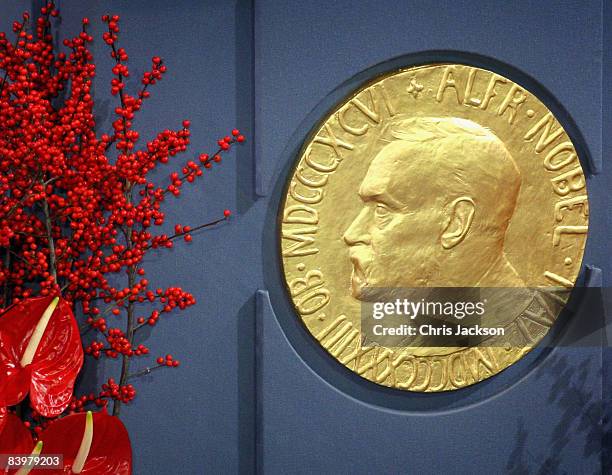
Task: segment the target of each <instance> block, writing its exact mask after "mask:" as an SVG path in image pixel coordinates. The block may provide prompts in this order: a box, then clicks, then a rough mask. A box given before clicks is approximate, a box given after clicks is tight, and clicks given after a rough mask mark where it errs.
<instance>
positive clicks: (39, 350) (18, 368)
mask: <svg viewBox="0 0 612 475" xmlns="http://www.w3.org/2000/svg"><path fill="white" fill-rule="evenodd" d="M82 365H83V347H82V344H81V336H80V334H79V328H78V325H77V322H76V320H75V318H74V315H73V313H72V308H71V305H70V304H69V303H68V302H66V301H65V300H64V299H62V298H61V297H54V296H49V297H36V298H27V299H23V300H21V301H19V302H18V303H16V304H13V305H12V306H10V307H9V308H8V309H6V310H5V311H4V312H2V313H1V314H0V405H2V406H13V405H15V404H18V403H19V402H21V401H22V400H23V399H24V398H25V397H26V396H27V395H28V393H29V394H30V403H31V405H32V407H33V408H34V409H36V411H38V412H39V413H40V414H42V415H43V416H45V417H54V416H57V415H59V414H61V413H62V412H63V411H64V409H66V407H67V406H68V404H69V403H70V398H71V397H72V390H73V388H74V381H75V379H76V377H77V375H78V373H79V371H80V370H81V366H82Z"/></svg>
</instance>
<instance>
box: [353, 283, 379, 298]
mask: <svg viewBox="0 0 612 475" xmlns="http://www.w3.org/2000/svg"><path fill="white" fill-rule="evenodd" d="M376 294H377V289H375V288H372V287H370V286H369V285H368V283H367V282H365V281H363V280H361V279H359V278H356V277H353V278H351V295H352V297H353V298H355V299H357V300H361V301H364V302H373V301H376V300H377V295H376Z"/></svg>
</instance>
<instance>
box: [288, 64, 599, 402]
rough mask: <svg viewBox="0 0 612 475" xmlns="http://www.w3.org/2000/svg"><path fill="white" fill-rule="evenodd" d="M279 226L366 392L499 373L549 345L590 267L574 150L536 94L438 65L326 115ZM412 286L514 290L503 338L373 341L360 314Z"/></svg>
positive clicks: (505, 304)
mask: <svg viewBox="0 0 612 475" xmlns="http://www.w3.org/2000/svg"><path fill="white" fill-rule="evenodd" d="M279 220H280V228H281V229H280V233H281V250H280V252H281V253H282V263H283V270H284V276H285V280H286V285H287V289H288V292H289V294H290V297H291V300H292V302H293V305H294V307H295V309H296V312H297V314H298V315H299V317H300V318H301V319H302V321H303V323H304V325H305V326H306V328H307V329H308V330H309V331H310V333H311V334H312V335H313V336H314V338H316V339H317V340H318V342H319V343H320V344H321V345H322V346H323V347H324V348H325V349H326V350H327V351H328V352H329V353H330V355H331V356H333V357H334V358H336V359H337V360H338V361H339V362H340V363H341V364H343V365H345V366H346V367H348V368H349V369H350V370H352V371H354V372H356V373H357V374H359V375H360V376H362V377H364V378H366V379H368V380H370V381H373V382H375V383H378V384H381V385H384V386H389V387H393V388H398V389H403V390H408V391H425V392H432V391H447V390H453V389H458V388H462V387H465V386H469V385H471V384H474V383H477V382H479V381H482V380H484V379H486V378H488V377H490V376H492V375H494V374H497V373H499V372H500V371H502V370H503V369H505V368H507V367H508V366H509V365H511V364H513V363H515V362H516V361H518V360H519V359H520V358H521V357H523V356H524V355H525V354H526V353H527V352H528V351H529V350H531V349H532V348H533V347H534V346H535V345H537V343H538V342H539V341H540V340H541V339H542V338H543V337H544V336H545V334H546V333H547V331H548V330H549V328H550V327H551V326H552V325H553V323H554V321H555V319H556V318H557V316H558V315H559V312H560V311H561V309H562V307H563V305H564V303H565V302H566V301H567V298H568V295H569V291H570V290H571V288H572V287H573V286H574V283H575V280H576V278H577V276H578V273H579V270H580V267H581V262H582V256H583V250H584V245H585V242H586V237H587V226H588V200H587V192H586V181H585V177H584V174H583V171H582V168H581V166H580V162H579V160H578V157H577V153H576V150H575V148H574V145H573V144H572V142H571V140H570V138H569V137H568V135H567V133H566V131H565V130H564V129H563V127H562V126H561V125H560V124H559V122H558V121H557V120H556V118H555V117H554V115H553V114H552V113H551V112H550V111H549V110H548V109H547V108H546V106H545V105H544V104H543V103H542V102H540V101H539V100H538V98H536V97H535V96H534V95H533V94H531V93H530V92H529V91H527V90H525V89H524V88H523V87H522V86H520V85H518V84H516V83H514V82H513V81H511V80H510V79H508V78H505V77H503V76H500V75H499V74H497V73H494V72H491V71H487V70H485V69H480V68H476V67H472V66H467V65H460V64H432V65H426V66H419V67H413V68H409V69H404V70H400V71H396V72H393V73H390V74H386V75H384V76H381V77H378V78H376V79H375V80H374V81H372V82H370V83H369V84H367V85H366V86H364V87H361V88H360V89H358V90H357V91H355V92H353V93H352V94H351V95H350V96H349V97H347V98H346V99H345V100H344V101H343V102H342V103H341V104H340V105H339V106H337V107H336V108H335V109H334V110H333V111H332V112H331V113H330V114H329V115H327V116H326V117H325V118H324V119H323V121H322V122H321V123H320V124H319V125H318V126H317V127H316V128H315V129H314V130H313V131H312V133H311V135H310V138H309V139H308V140H307V141H306V142H305V143H304V146H303V147H302V150H301V152H300V155H299V156H298V157H297V158H296V164H295V167H294V169H293V171H292V174H291V176H290V178H289V182H288V184H287V188H286V195H285V196H284V198H283V200H282V207H281V210H280V215H279ZM413 288H482V289H485V288H486V289H489V290H491V289H505V290H500V291H499V292H496V294H495V297H494V299H493V300H495V302H494V305H492V306H491V307H492V311H491V312H489V313H488V314H485V315H484V316H483V320H486V319H487V318H490V319H493V320H494V322H492V321H488V322H487V321H484V324H488V325H489V326H491V325H493V323H494V324H495V325H497V326H498V327H499V328H503V332H502V334H501V335H496V336H494V337H491V338H489V339H485V343H484V344H479V345H477V346H471V345H469V346H468V345H466V346H454V347H440V346H436V345H435V344H432V343H431V340H428V338H427V337H417V338H413V339H412V340H411V342H410V344H407V345H405V346H401V347H396V346H393V347H391V346H384V345H366V344H365V343H364V337H363V331H362V312H363V308H364V307H363V306H364V303H365V302H369V303H370V304H371V303H372V301H376V300H377V295H379V294H377V289H378V290H380V289H387V290H388V289H413ZM559 289H563V291H559ZM547 290H550V292H547ZM489 315H492V316H489ZM413 323H414V322H413ZM443 326H444V325H438V327H443Z"/></svg>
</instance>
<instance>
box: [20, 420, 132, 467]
mask: <svg viewBox="0 0 612 475" xmlns="http://www.w3.org/2000/svg"><path fill="white" fill-rule="evenodd" d="M39 440H40V441H41V442H42V443H43V453H42V455H45V454H62V456H63V465H64V466H63V469H61V470H51V471H49V470H33V471H32V472H31V473H32V475H34V474H38V473H40V474H46V475H51V474H59V473H63V474H72V473H80V474H84V475H130V474H131V473H132V447H131V444H130V438H129V436H128V433H127V430H126V428H125V426H124V425H123V423H122V422H121V421H120V420H119V418H118V417H115V416H109V415H108V414H107V412H106V409H103V410H102V411H100V412H96V413H95V414H92V412H91V411H88V412H87V413H86V414H84V413H79V414H72V415H70V416H67V417H63V418H61V419H58V420H56V421H55V422H53V423H51V425H49V427H47V428H46V429H45V430H43V431H42V433H41V435H40V438H39Z"/></svg>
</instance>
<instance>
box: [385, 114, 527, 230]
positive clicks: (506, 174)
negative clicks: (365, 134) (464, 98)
mask: <svg viewBox="0 0 612 475" xmlns="http://www.w3.org/2000/svg"><path fill="white" fill-rule="evenodd" d="M381 140H382V141H383V142H387V143H389V144H395V143H397V141H398V140H400V141H403V142H408V143H411V144H414V146H416V147H419V148H421V149H422V150H421V151H420V152H421V153H417V154H414V153H411V154H410V155H407V156H405V157H402V158H403V159H404V160H419V162H421V163H419V164H418V166H426V167H428V166H429V167H435V169H434V173H433V174H432V176H433V183H431V184H432V185H434V186H435V188H437V190H436V191H437V192H439V193H445V194H446V195H447V196H448V197H449V202H450V201H452V200H453V199H455V198H458V197H460V196H469V197H471V198H472V199H473V200H474V202H475V204H476V213H477V214H476V215H475V219H474V223H473V224H474V226H475V228H476V229H479V230H480V231H483V232H489V233H494V234H498V233H499V232H501V233H502V237H503V234H505V232H506V229H507V227H508V224H509V222H510V218H511V217H512V213H513V212H514V208H515V207H516V201H517V199H518V194H519V191H520V187H521V174H520V171H519V169H518V167H517V166H516V163H515V162H514V159H513V158H512V156H511V155H510V152H508V149H507V148H506V146H505V145H504V143H503V142H502V141H501V140H500V139H499V138H498V137H497V136H496V135H495V134H494V133H493V132H492V131H491V130H489V129H487V128H486V127H482V126H481V125H478V124H477V123H475V122H472V121H471V120H467V119H459V118H455V117H443V118H440V117H416V118H409V119H406V118H401V117H400V118H397V119H395V120H393V121H391V122H390V123H388V124H386V126H385V128H384V129H383V130H382V131H381ZM483 210H484V211H486V213H485V214H486V216H485V215H483V214H480V213H479V212H482V211H483ZM479 214H480V216H479Z"/></svg>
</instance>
